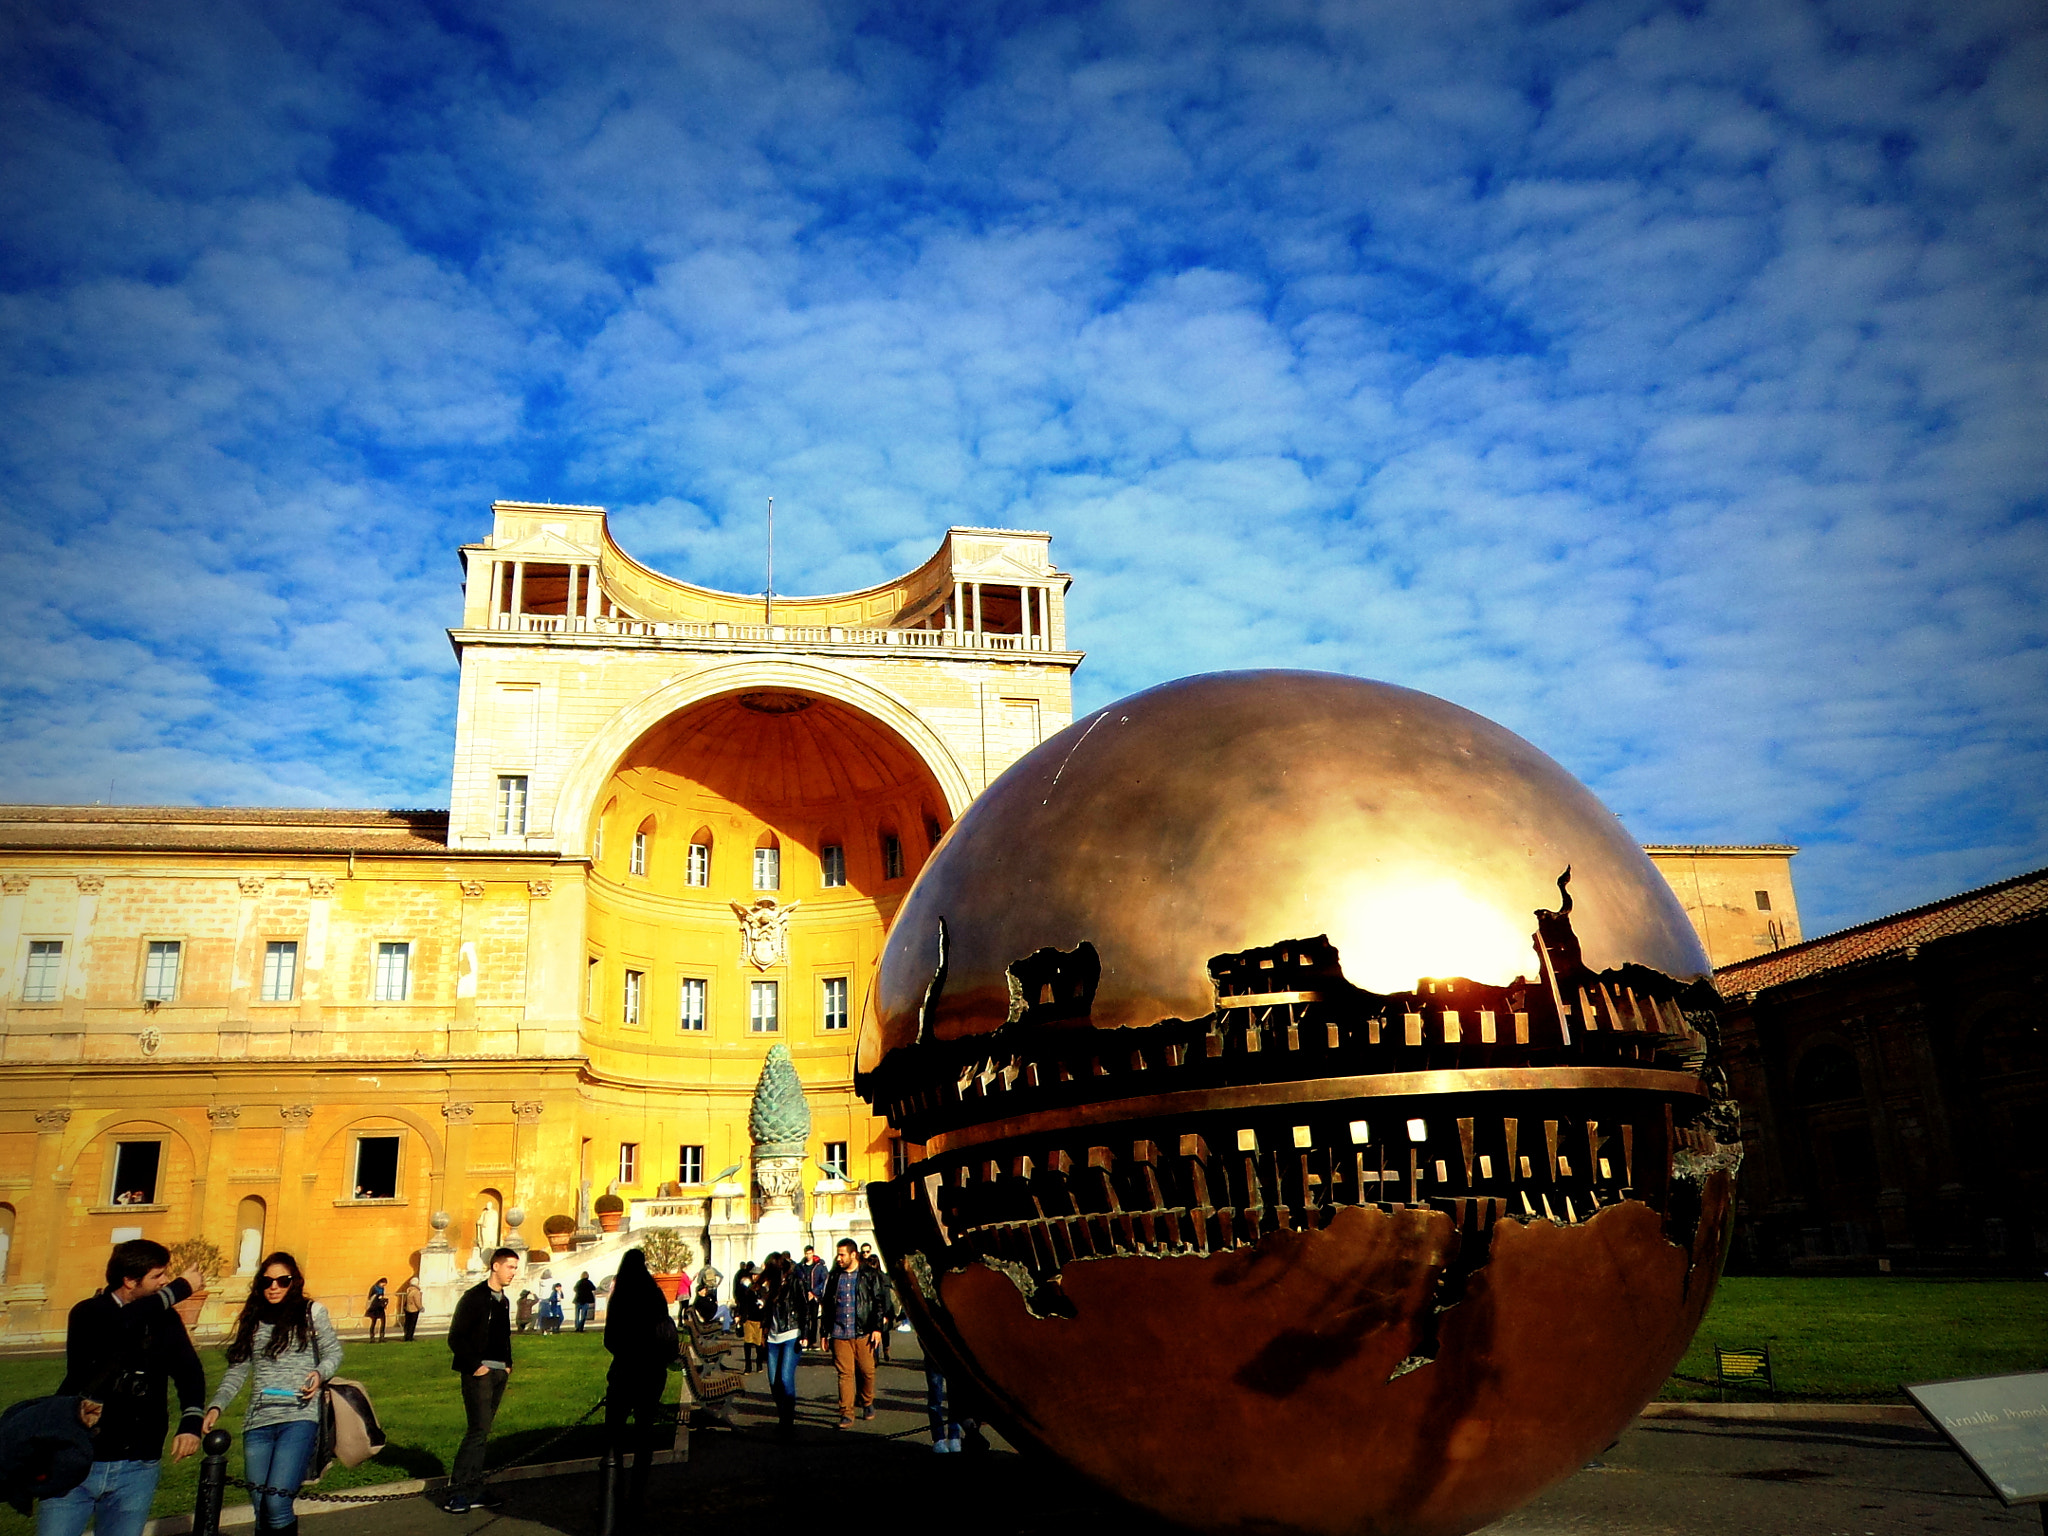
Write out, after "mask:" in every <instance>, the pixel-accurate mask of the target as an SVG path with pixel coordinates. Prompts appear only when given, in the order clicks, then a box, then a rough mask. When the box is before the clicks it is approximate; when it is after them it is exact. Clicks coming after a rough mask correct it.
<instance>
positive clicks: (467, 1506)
mask: <svg viewBox="0 0 2048 1536" xmlns="http://www.w3.org/2000/svg"><path fill="white" fill-rule="evenodd" d="M441 1508H442V1510H443V1511H444V1512H445V1513H447V1514H451V1515H466V1514H468V1513H469V1512H470V1511H471V1510H472V1509H474V1508H476V1506H475V1505H474V1504H472V1503H470V1502H469V1500H467V1499H465V1498H464V1497H463V1496H462V1495H461V1494H459V1493H451V1494H450V1495H448V1497H447V1499H446V1500H444V1501H443V1502H442V1505H441Z"/></svg>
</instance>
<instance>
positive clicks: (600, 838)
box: [590, 795, 619, 864]
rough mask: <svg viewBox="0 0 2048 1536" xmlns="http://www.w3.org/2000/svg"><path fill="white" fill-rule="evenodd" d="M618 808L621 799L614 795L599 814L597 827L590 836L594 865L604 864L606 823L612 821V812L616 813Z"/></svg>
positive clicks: (591, 858)
mask: <svg viewBox="0 0 2048 1536" xmlns="http://www.w3.org/2000/svg"><path fill="white" fill-rule="evenodd" d="M618 808H619V797H618V796H617V795H613V796H612V797H611V799H609V800H607V801H605V803H604V809H603V810H601V811H599V812H598V813H597V825H596V827H595V828H593V829H592V830H591V834H590V862H591V863H593V864H601V863H603V862H604V827H605V823H606V822H608V821H610V820H611V819H612V812H614V811H616V810H617V809H618Z"/></svg>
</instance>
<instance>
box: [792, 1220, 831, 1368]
mask: <svg viewBox="0 0 2048 1536" xmlns="http://www.w3.org/2000/svg"><path fill="white" fill-rule="evenodd" d="M796 1274H797V1279H798V1281H799V1282H800V1283H801V1284H802V1285H803V1295H804V1338H805V1339H806V1340H807V1341H808V1342H809V1343H810V1344H812V1345H815V1346H816V1347H817V1348H819V1349H823V1348H824V1347H825V1336H824V1331H823V1330H822V1329H821V1328H819V1326H818V1298H819V1297H820V1296H822V1295H823V1294H824V1293H825V1261H824V1260H823V1259H821V1258H819V1257H818V1250H817V1249H815V1248H813V1247H812V1246H811V1245H810V1244H809V1243H806V1244H804V1256H803V1261H802V1262H801V1263H800V1264H798V1265H797V1267H796Z"/></svg>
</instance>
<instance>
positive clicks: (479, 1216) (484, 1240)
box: [476, 1200, 498, 1266]
mask: <svg viewBox="0 0 2048 1536" xmlns="http://www.w3.org/2000/svg"><path fill="white" fill-rule="evenodd" d="M497 1246H498V1204H497V1202H496V1201H495V1200H486V1201H485V1202H484V1204H483V1209H482V1210H480V1211H478V1212H477V1213H476V1261H477V1263H478V1265H480V1266H481V1265H485V1264H489V1263H490V1262H491V1254H492V1253H493V1252H494V1251H495V1250H496V1248H497Z"/></svg>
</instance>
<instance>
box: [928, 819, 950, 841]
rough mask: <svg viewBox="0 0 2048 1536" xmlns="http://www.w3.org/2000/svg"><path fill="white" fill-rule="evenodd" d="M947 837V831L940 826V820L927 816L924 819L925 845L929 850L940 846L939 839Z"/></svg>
mask: <svg viewBox="0 0 2048 1536" xmlns="http://www.w3.org/2000/svg"><path fill="white" fill-rule="evenodd" d="M945 835H946V829H945V828H944V827H942V826H940V825H939V818H938V817H936V816H927V817H925V819H924V845H925V847H927V848H936V847H938V846H939V839H940V838H942V837H944V836H945Z"/></svg>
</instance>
